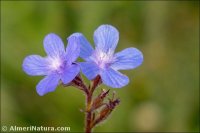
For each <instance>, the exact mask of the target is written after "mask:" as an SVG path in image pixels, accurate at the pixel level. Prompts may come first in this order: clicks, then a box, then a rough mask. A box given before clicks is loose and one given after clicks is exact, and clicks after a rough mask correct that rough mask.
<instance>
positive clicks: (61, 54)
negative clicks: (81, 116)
mask: <svg viewBox="0 0 200 133" xmlns="http://www.w3.org/2000/svg"><path fill="white" fill-rule="evenodd" d="M118 40H119V32H118V31H117V29H116V28H115V27H113V26H111V25H101V26H99V27H98V28H97V29H96V30H95V32H94V43H95V48H93V47H92V46H91V45H90V43H89V42H88V41H87V39H86V38H85V37H84V36H83V34H81V33H74V34H72V35H70V36H69V37H68V38H67V41H68V45H67V47H66V49H65V47H64V44H63V42H62V40H61V38H60V37H59V36H57V35H56V34H54V33H50V34H48V35H47V36H46V37H45V38H44V42H43V43H44V49H45V52H46V53H47V56H46V57H41V56H39V55H30V56H27V57H26V58H25V59H24V62H23V65H22V66H23V70H24V71H25V72H26V73H27V74H28V75H31V76H38V75H43V76H45V77H44V78H43V79H42V80H41V81H40V82H39V83H38V85H37V86H36V90H37V93H38V94H39V95H40V96H43V95H45V94H46V93H49V92H52V91H54V90H55V89H56V87H57V86H58V85H59V84H62V85H63V86H70V85H71V86H74V87H76V88H78V89H80V90H82V91H84V93H85V96H86V108H85V109H84V112H85V115H86V117H85V118H86V119H85V132H86V133H90V132H91V131H92V128H94V127H95V126H96V125H97V124H99V123H100V122H102V121H104V120H105V119H107V118H108V116H109V115H110V114H111V112H112V111H113V110H114V109H115V107H116V106H117V105H118V104H119V102H120V100H119V98H115V95H114V94H115V93H113V97H112V98H108V95H109V90H105V89H102V91H101V92H100V94H99V95H97V96H96V97H93V92H94V91H95V89H96V88H97V87H98V86H99V85H100V84H101V83H103V84H105V85H107V86H109V87H112V88H121V87H123V86H125V85H127V84H128V83H129V78H128V77H127V76H126V75H124V74H122V73H121V72H119V70H128V69H134V68H136V67H138V66H139V65H141V64H142V62H143V55H142V53H141V52H140V51H139V50H138V49H136V48H127V49H125V50H122V51H120V52H117V53H115V49H116V47H117V43H118ZM78 57H81V58H82V59H83V60H84V61H85V62H77V58H78ZM80 72H82V73H83V74H84V75H85V76H86V77H87V78H88V79H89V80H90V81H91V84H90V85H88V86H87V85H85V83H84V82H83V80H82V78H81V74H80ZM106 99H107V100H106Z"/></svg>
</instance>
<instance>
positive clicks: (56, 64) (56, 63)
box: [49, 57, 62, 70]
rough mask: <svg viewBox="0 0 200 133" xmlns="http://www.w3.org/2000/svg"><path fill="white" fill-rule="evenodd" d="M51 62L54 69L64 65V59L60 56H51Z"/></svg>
mask: <svg viewBox="0 0 200 133" xmlns="http://www.w3.org/2000/svg"><path fill="white" fill-rule="evenodd" d="M49 63H50V68H51V69H52V70H59V69H60V67H61V66H62V61H61V59H60V58H59V57H54V58H52V57H51V58H49Z"/></svg>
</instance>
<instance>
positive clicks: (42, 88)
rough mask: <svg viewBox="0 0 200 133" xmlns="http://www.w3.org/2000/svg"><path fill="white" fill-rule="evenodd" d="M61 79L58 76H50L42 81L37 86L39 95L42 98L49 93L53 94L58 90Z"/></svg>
mask: <svg viewBox="0 0 200 133" xmlns="http://www.w3.org/2000/svg"><path fill="white" fill-rule="evenodd" d="M59 80H60V77H59V75H57V74H50V75H48V76H46V77H45V78H44V79H42V80H41V81H40V82H39V83H38V84H37V86H36V90H37V93H38V94H39V95H40V96H43V95H44V94H46V93H48V92H52V91H54V90H55V89H56V87H57V85H58V84H59Z"/></svg>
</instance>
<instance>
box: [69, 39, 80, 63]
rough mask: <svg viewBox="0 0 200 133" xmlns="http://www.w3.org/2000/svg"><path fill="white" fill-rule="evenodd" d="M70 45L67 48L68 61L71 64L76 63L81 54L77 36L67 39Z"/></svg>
mask: <svg viewBox="0 0 200 133" xmlns="http://www.w3.org/2000/svg"><path fill="white" fill-rule="evenodd" d="M67 40H68V45H67V48H66V56H65V57H66V60H67V61H68V62H69V63H72V62H74V61H75V60H76V59H77V58H78V56H79V54H80V44H79V43H78V38H77V37H76V36H70V37H68V38H67Z"/></svg>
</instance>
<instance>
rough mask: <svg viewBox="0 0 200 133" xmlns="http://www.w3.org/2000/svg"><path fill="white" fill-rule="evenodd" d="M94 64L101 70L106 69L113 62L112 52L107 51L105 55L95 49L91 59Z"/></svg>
mask: <svg viewBox="0 0 200 133" xmlns="http://www.w3.org/2000/svg"><path fill="white" fill-rule="evenodd" d="M92 59H93V60H94V62H95V63H96V64H97V65H98V66H99V67H100V68H102V69H104V68H105V67H107V66H108V65H109V64H110V63H112V62H113V51H110V50H109V51H108V52H107V53H105V52H104V51H102V50H99V49H96V50H95V52H94V54H93V58H92Z"/></svg>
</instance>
